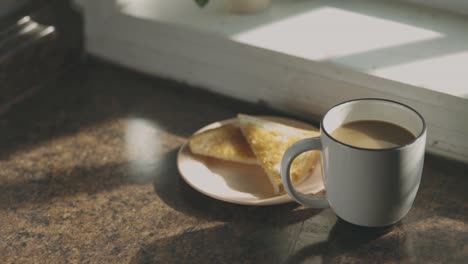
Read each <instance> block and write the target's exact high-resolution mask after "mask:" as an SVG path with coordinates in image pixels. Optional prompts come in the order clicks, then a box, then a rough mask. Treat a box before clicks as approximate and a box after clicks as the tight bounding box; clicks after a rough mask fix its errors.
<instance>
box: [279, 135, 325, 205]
mask: <svg viewBox="0 0 468 264" xmlns="http://www.w3.org/2000/svg"><path fill="white" fill-rule="evenodd" d="M309 150H319V151H321V150H322V142H321V141H320V137H314V138H306V139H303V140H300V141H298V142H296V143H294V144H293V145H292V146H290V147H289V148H288V149H287V150H286V152H285V153H284V156H283V159H282V160H281V181H282V182H283V186H284V189H285V191H286V192H287V193H288V194H289V196H291V197H292V198H293V199H294V200H296V201H297V202H298V203H300V204H302V205H304V206H307V207H312V208H328V207H330V204H329V203H328V200H327V198H326V197H311V196H307V195H305V194H303V193H300V192H298V191H296V190H295V189H294V187H293V185H292V181H291V177H290V175H289V174H290V169H291V164H292V162H293V161H294V159H295V158H296V157H297V156H299V155H300V154H301V153H303V152H306V151H309Z"/></svg>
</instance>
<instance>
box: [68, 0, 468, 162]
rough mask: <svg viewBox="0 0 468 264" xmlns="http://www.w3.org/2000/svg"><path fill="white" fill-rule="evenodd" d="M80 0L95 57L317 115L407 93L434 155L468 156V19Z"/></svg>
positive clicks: (161, 0)
mask: <svg viewBox="0 0 468 264" xmlns="http://www.w3.org/2000/svg"><path fill="white" fill-rule="evenodd" d="M77 2H78V3H80V4H82V7H83V10H84V15H85V18H86V35H87V49H88V51H89V52H90V53H92V54H94V55H96V56H99V57H103V58H106V59H109V60H112V61H114V62H116V63H119V64H123V65H126V66H129V67H132V68H134V69H137V70H140V71H143V72H147V73H150V74H157V75H162V76H166V77H169V78H173V79H177V80H180V81H185V82H189V83H191V84H194V85H199V86H201V87H204V88H206V89H209V90H212V91H215V92H217V93H222V94H226V95H229V96H233V97H236V98H240V99H244V100H248V101H253V102H262V103H266V104H269V105H271V106H273V107H276V108H280V109H283V110H286V111H289V112H294V113H297V114H300V115H302V116H311V117H312V118H315V119H317V118H319V117H320V116H321V115H322V114H323V113H324V112H325V111H326V110H327V109H328V108H329V107H330V106H332V105H333V104H336V103H338V102H341V101H344V100H349V99H353V98H358V97H382V98H387V99H392V100H397V101H401V102H403V103H406V104H409V105H411V106H413V107H414V108H416V109H418V110H419V111H420V112H421V113H422V114H423V116H424V117H425V119H426V121H427V123H428V126H429V134H428V150H429V151H430V152H433V153H437V154H441V155H444V156H448V157H451V158H455V159H459V160H464V161H468V133H467V131H468V122H466V116H468V100H467V98H468V88H467V87H468V74H467V73H468V72H467V71H466V69H468V30H467V28H468V20H467V19H466V18H465V17H463V16H458V15H455V14H452V13H447V12H443V11H435V10H432V9H426V8H422V7H417V6H413V5H410V4H401V3H392V2H383V3H382V2H379V3H375V2H373V1H276V2H275V1H273V6H272V8H270V9H269V10H267V11H266V12H263V13H260V14H257V15H251V16H238V15H232V14H229V13H228V11H227V10H226V8H225V7H224V5H223V3H222V2H219V1H218V2H212V3H210V5H209V6H208V7H207V8H205V9H202V10H200V9H198V8H197V7H196V6H195V5H194V3H193V2H192V1H185V0H184V1H165V0H132V1H118V2H119V5H116V4H115V2H114V1H112V0H107V1H99V4H98V2H96V1H89V0H78V1H77Z"/></svg>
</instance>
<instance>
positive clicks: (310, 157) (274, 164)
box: [237, 114, 319, 194]
mask: <svg viewBox="0 0 468 264" xmlns="http://www.w3.org/2000/svg"><path fill="white" fill-rule="evenodd" d="M237 117H238V119H239V125H240V128H241V131H242V134H243V135H244V137H245V139H246V140H247V142H248V143H249V145H250V147H251V148H252V150H253V152H254V153H255V155H256V156H257V159H258V160H259V162H260V165H261V166H262V167H263V169H264V170H265V172H266V174H267V175H268V178H269V180H270V182H271V184H272V185H273V188H274V192H275V193H276V194H278V193H281V192H283V191H284V187H283V184H282V182H281V175H280V166H281V159H282V158H283V155H284V153H285V152H286V150H287V149H288V148H289V147H290V146H291V145H292V144H294V143H295V142H297V141H299V140H301V139H305V138H310V137H317V136H319V132H318V131H317V130H316V131H310V130H303V129H298V128H295V127H291V126H286V125H283V124H279V123H276V122H272V121H268V120H265V119H262V118H257V117H253V116H248V115H243V114H239V115H238V116H237ZM318 157H319V153H318V151H313V152H306V153H303V154H301V155H299V156H298V157H297V158H296V159H295V160H294V161H293V163H292V166H291V178H292V182H293V183H299V182H301V181H302V180H304V179H305V178H306V177H307V176H309V175H311V174H312V172H313V170H314V168H315V166H316V161H317V159H318Z"/></svg>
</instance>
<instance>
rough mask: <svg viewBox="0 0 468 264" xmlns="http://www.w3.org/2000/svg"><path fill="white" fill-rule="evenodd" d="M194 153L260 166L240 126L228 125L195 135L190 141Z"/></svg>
mask: <svg viewBox="0 0 468 264" xmlns="http://www.w3.org/2000/svg"><path fill="white" fill-rule="evenodd" d="M189 147H190V150H191V151H192V153H195V154H199V155H203V156H209V157H213V158H218V159H222V160H229V161H234V162H240V163H246V164H258V161H257V158H256V157H255V155H254V153H253V152H252V150H251V148H250V146H249V144H248V143H247V141H245V139H244V136H242V132H241V131H240V129H239V125H238V124H237V123H235V124H227V125H224V126H221V127H218V128H214V129H210V130H207V131H204V132H202V133H199V134H196V135H193V136H192V137H191V138H190V141H189Z"/></svg>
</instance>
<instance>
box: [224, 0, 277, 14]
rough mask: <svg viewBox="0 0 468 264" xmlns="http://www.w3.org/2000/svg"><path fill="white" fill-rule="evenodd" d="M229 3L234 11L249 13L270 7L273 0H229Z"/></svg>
mask: <svg viewBox="0 0 468 264" xmlns="http://www.w3.org/2000/svg"><path fill="white" fill-rule="evenodd" d="M227 4H228V5H229V10H231V12H233V13H239V14H248V13H257V12H261V11H263V10H265V9H267V8H268V7H270V4H271V0H228V1H227Z"/></svg>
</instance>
